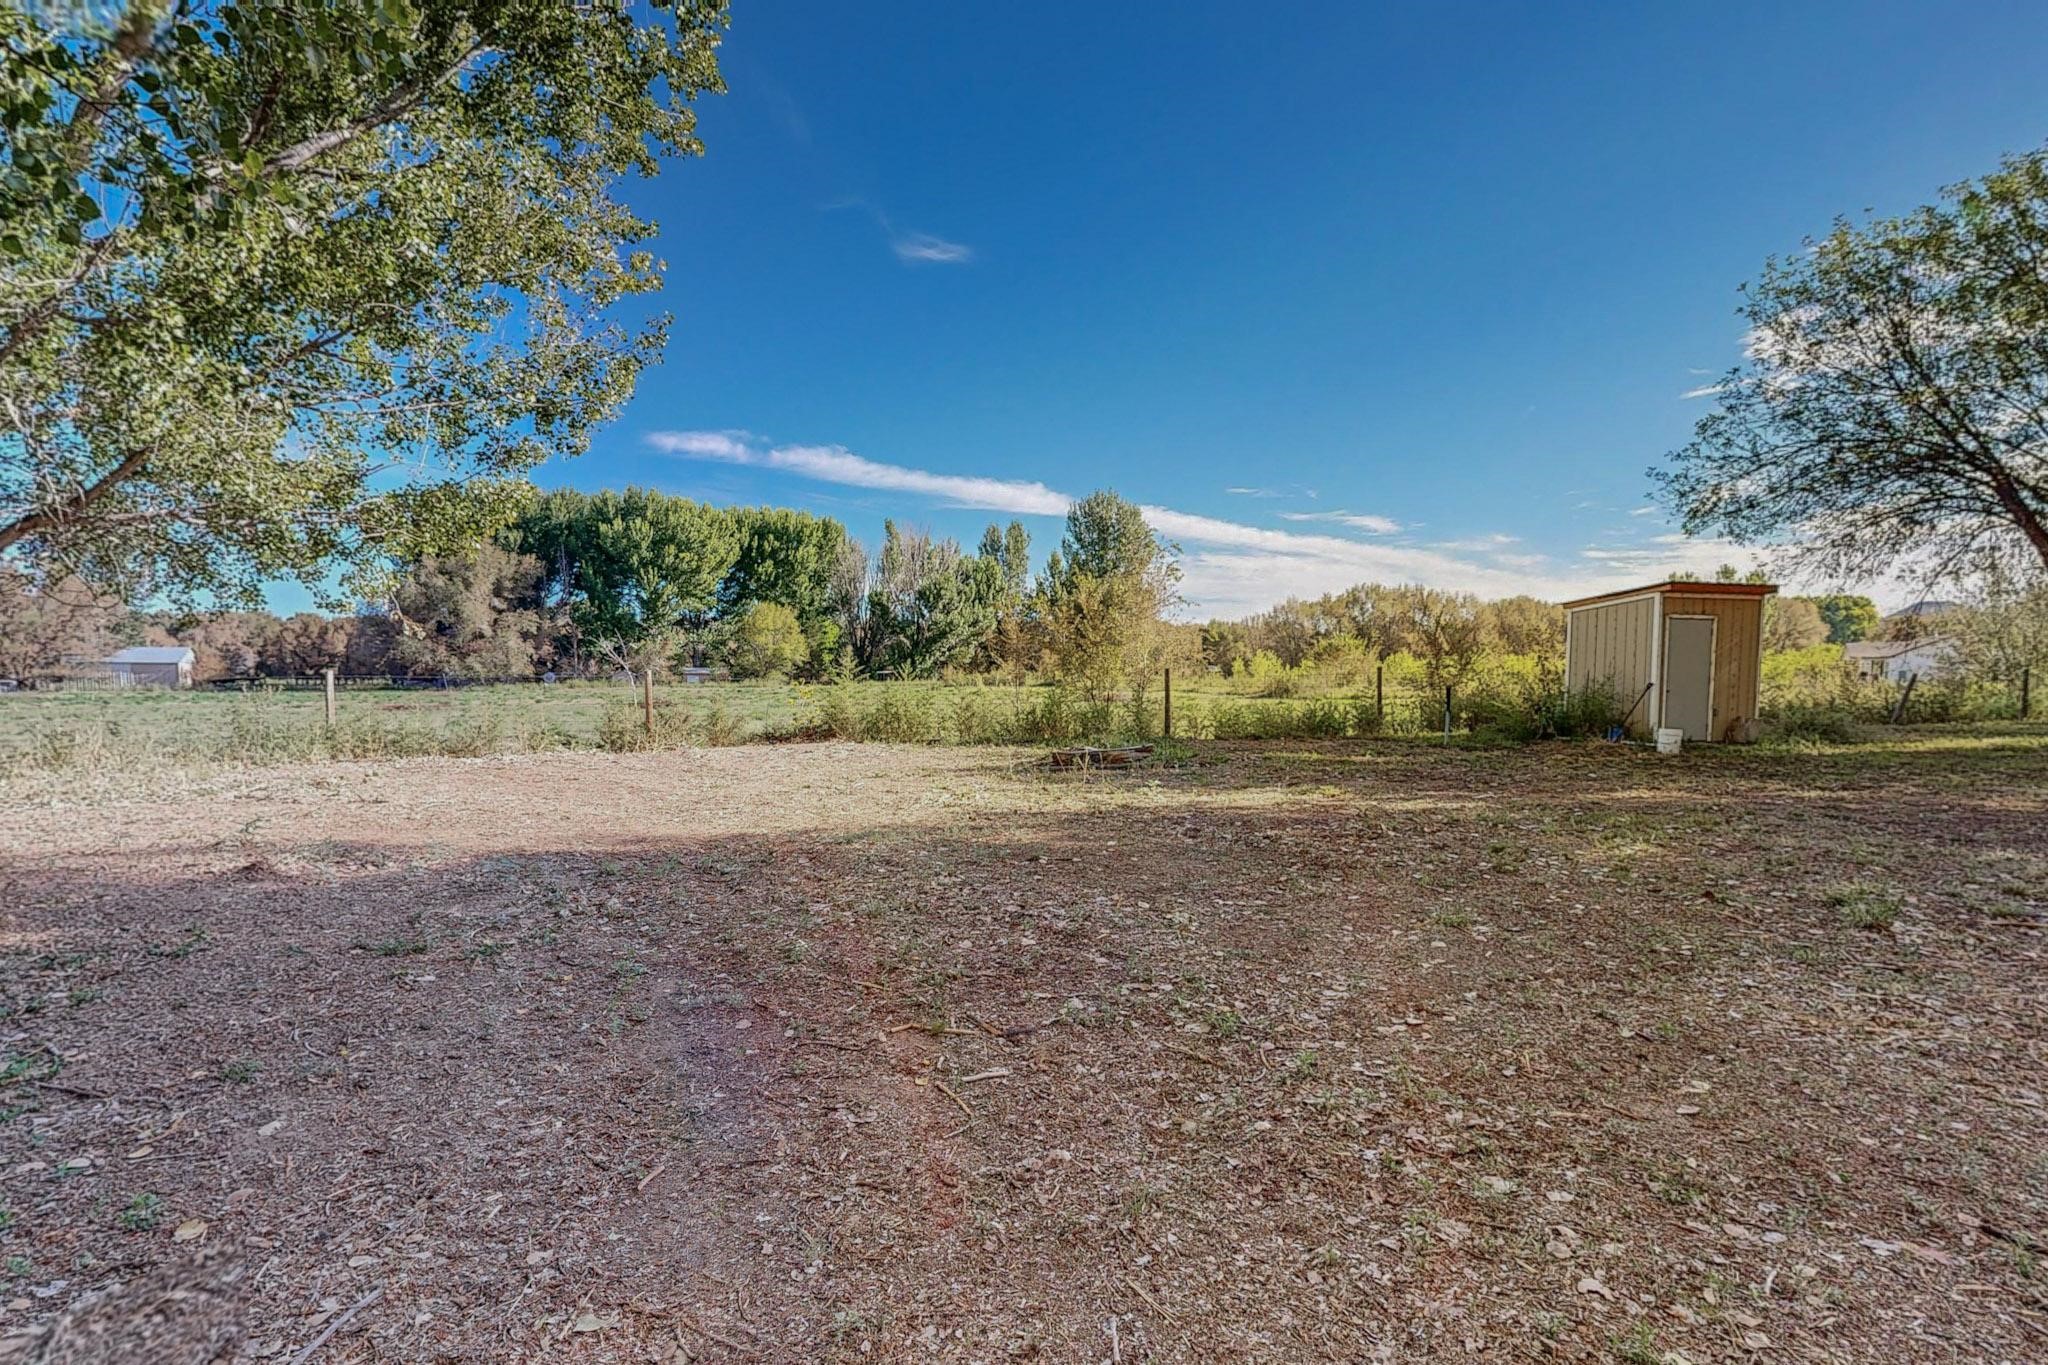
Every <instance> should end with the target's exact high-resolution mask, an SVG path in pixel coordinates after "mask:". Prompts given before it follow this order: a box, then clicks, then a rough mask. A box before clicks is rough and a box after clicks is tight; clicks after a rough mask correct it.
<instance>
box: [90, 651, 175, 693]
mask: <svg viewBox="0 0 2048 1365" xmlns="http://www.w3.org/2000/svg"><path fill="white" fill-rule="evenodd" d="M103 662H104V663H105V664H106V666H107V672H109V673H111V674H112V675H113V678H114V681H115V682H117V683H120V684H122V685H123V686H126V687H190V686H191V685H192V651H191V650H189V649H187V648H186V647H185V646H183V645H136V646H134V647H133V648H130V649H117V650H115V651H114V652H113V653H112V654H110V655H108V656H107V657H106V659H105V660H103Z"/></svg>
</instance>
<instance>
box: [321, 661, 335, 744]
mask: <svg viewBox="0 0 2048 1365" xmlns="http://www.w3.org/2000/svg"><path fill="white" fill-rule="evenodd" d="M320 681H321V687H322V689H323V690H324V691H325V692H326V693H327V728H328V729H330V730H332V729H333V728H334V670H333V669H331V668H323V669H321V670H320Z"/></svg>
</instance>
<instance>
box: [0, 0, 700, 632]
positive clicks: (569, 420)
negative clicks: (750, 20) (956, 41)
mask: <svg viewBox="0 0 2048 1365" xmlns="http://www.w3.org/2000/svg"><path fill="white" fill-rule="evenodd" d="M58 12H60V13H63V14H65V15H67V16H70V17H69V19H68V23H69V25H70V26H69V27H67V28H58V29H52V28H50V27H49V26H47V24H46V23H44V22H41V21H38V20H37V19H35V18H32V17H31V16H30V15H28V14H27V13H26V12H25V10H24V9H23V8H22V7H21V6H19V5H18V4H0V53H4V61H0V412H4V413H5V416H6V427H5V430H4V432H0V551H12V552H13V554H14V556H15V557H16V558H17V560H18V561H19V562H22V563H24V564H27V565H29V566H30V567H31V568H32V570H33V571H34V572H36V573H38V574H39V575H41V576H62V575H63V574H66V573H76V574H78V575H81V576H83V577H84V578H86V579H88V580H91V581H93V582H94V583H96V584H99V585H102V586H108V587H118V588H121V589H123V590H126V591H127V592H129V593H130V594H131V595H133V594H135V593H137V592H139V591H157V592H164V593H168V594H170V595H172V596H174V597H178V598H183V599H187V600H190V599H195V598H201V597H205V598H212V599H214V600H230V601H237V600H238V601H244V602H249V601H253V600H255V599H256V598H257V597H259V596H260V588H261V584H262V583H263V582H264V580H266V579H270V578H275V577H279V576H294V577H297V578H299V579H300V580H302V581H304V582H306V583H308V584H312V585H316V586H317V585H321V584H322V583H323V582H324V580H325V578H326V576H327V574H328V573H329V572H330V571H331V570H332V569H333V568H334V567H335V566H337V565H341V566H347V567H352V568H356V569H362V568H365V567H369V566H377V565H381V564H383V563H385V562H388V560H389V559H390V558H392V557H396V558H399V559H414V558H417V557H419V556H421V555H423V554H431V553H437V552H445V551H452V550H456V549H460V548H464V547H466V546H470V545H473V544H474V543H475V542H476V540H477V539H478V537H479V536H480V535H481V534H483V533H485V532H487V531H488V530H489V529H490V528H491V527H493V526H495V525H497V524H500V523H502V522H503V521H504V520H505V519H506V517H507V516H508V515H509V514H510V513H511V512H512V511H513V510H514V509H515V508H516V507H517V505H518V504H519V501H520V499H521V498H522V497H523V496H524V494H525V492H526V485H525V483H524V479H523V475H524V474H525V472H526V471H527V470H528V469H530V468H531V467H532V466H533V465H534V464H535V463H537V462H538V461H540V460H542V459H544V458H546V457H549V456H554V455H573V454H576V453H578V452H580V451H581V450H582V449H583V448H584V446H585V444H586V442H587V441H588V439H589V435H590V432H591V431H592V429H593V428H594V427H596V426H598V425H599V424H601V423H603V422H604V421H606V420H607V419H608V418H610V417H611V416H612V415H613V413H615V412H616V411H617V409H618V407H619V406H620V404H621V403H622V402H623V401H624V400H625V398H626V397H627V396H628V395H629V394H630V392H631V390H632V388H633V384H634V381H635V378H636V376H637V374H638V372H639V370H640V368H641V367H642V366H643V365H645V364H647V363H649V362H650V361H652V360H654V359H655V358H657V357H658V356H659V354H660V352H661V349H662V347H663V344H664V342H665V339H666V330H667V319H666V318H665V317H663V316H659V315H657V316H654V317H652V318H650V319H649V320H647V321H646V322H645V323H644V324H641V325H638V326H636V327H628V326H626V325H623V324H622V323H620V322H618V321H616V320H614V319H613V318H612V317H611V310H612V305H614V304H616V303H618V302H619V301H620V300H621V299H624V298H626V297H627V296H630V295H634V294H640V293H645V292H647V291H650V290H653V289H655V288H656V287H657V286H658V285H659V283H660V279H661V274H662V267H661V266H660V264H659V263H657V262H656V261H655V260H654V258H653V257H652V256H651V255H650V254H648V253H647V252H646V251H644V250H643V249H641V245H642V243H643V242H644V241H645V240H646V239H647V238H648V237H649V236H650V234H651V233H652V231H653V229H652V226H651V225H650V224H649V223H647V222H645V221H643V220H641V219H640V218H638V217H636V216H635V215H634V214H633V213H632V212H631V211H629V210H628V209H627V208H626V207H625V206H624V205H623V203H621V202H620V201H619V199H618V198H616V197H615V194H614V188H615V186H616V184H617V182H618V181H619V180H620V178H621V177H623V176H626V175H629V174H635V175H647V174H651V173H653V171H654V170H655V169H656V167H657V166H658V164H659V163H660V161H661V160H662V159H663V158H665V157H670V156H675V155H681V154H692V153H696V152H698V151H699V150H700V147H699V145H698V141H697V138H696V135H695V131H694V117H693V113H692V110H691V102H692V101H693V100H694V99H695V98H696V97H698V96H699V95H700V94H702V93H704V92H707V91H715V90H717V89H719V88H720V83H719V82H720V78H719V73H718V67H717V64H716V60H715V49H716V46H717V42H718V39H719V37H720V35H721V33H722V30H723V26H724V22H725V8H724V4H723V0H659V2H658V3H656V4H654V5H652V6H651V7H642V6H626V5H611V4H587V3H582V2H581V0H322V2H321V3H313V0H265V2H264V3H254V2H253V0H239V2H233V0H231V2H229V3H221V4H211V5H203V6H202V5H192V4H187V3H182V0H180V2H177V3H174V2H173V0H127V3H125V4H121V5H118V6H114V7H111V8H110V7H108V6H97V5H96V6H68V7H62V8H61V9H60V10H59V11H58Z"/></svg>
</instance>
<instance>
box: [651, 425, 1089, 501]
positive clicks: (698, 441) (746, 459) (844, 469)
mask: <svg viewBox="0 0 2048 1365" xmlns="http://www.w3.org/2000/svg"><path fill="white" fill-rule="evenodd" d="M647 441H648V444H649V445H652V446H653V447H654V448H655V449H656V450H661V451H665V452H667V453H668V454H670V455H681V456H685V457H687V458H691V459H700V460H707V459H708V460H721V461H724V462H726V463H728V464H745V465H755V466H758V467H759V468H762V469H779V470H782V471H784V472H786V473H790V474H798V475H801V476H803V477H804V478H809V479H817V480H818V481H819V482H821V483H837V484H847V485H850V486H852V487H854V488H881V489H888V490H890V491H893V492H901V493H921V494H924V495H925V496H927V497H933V498H938V499H941V500H942V501H945V502H949V503H952V504H953V505H954V506H956V507H981V508H987V509H989V510H991V511H997V512H1014V513H1022V514H1026V515H1032V516H1048V517H1061V516H1065V515H1066V513H1067V508H1068V507H1070V506H1072V505H1073V499H1072V498H1070V497H1068V496H1067V495H1066V494H1064V493H1058V492H1054V491H1053V490H1052V489H1050V488H1047V487H1046V486H1045V485H1044V484H1042V483H1037V482H1034V481H1030V480H1024V479H989V478H980V477H976V476H972V475H960V474H933V473H930V472H928V471H926V470H922V469H908V468H905V467H904V466H902V465H893V464H882V463H880V462H879V461H876V460H870V459H867V458H866V457H864V456H860V455H856V454H854V453H853V452H852V451H850V450H848V449H846V448H845V447H844V446H773V447H769V448H767V449H762V448H760V447H757V446H753V445H750V444H748V443H747V442H745V441H743V440H737V439H734V436H733V433H731V432H724V431H657V432H655V433H654V434H653V435H651V436H649V437H648V438H647Z"/></svg>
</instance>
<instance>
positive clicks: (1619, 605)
mask: <svg viewBox="0 0 2048 1365" xmlns="http://www.w3.org/2000/svg"><path fill="white" fill-rule="evenodd" d="M1777 590H1778V589H1777V588H1776V586H1774V585H1772V584H1769V583H1689V582H1669V583H1653V584H1651V585H1650V586H1648V587H1645V588H1629V589H1627V590H1626V591H1623V592H1609V593H1602V594H1600V595H1599V596H1598V597H1582V598H1580V599H1579V600H1578V601H1576V602H1567V603H1565V604H1564V611H1565V616H1564V623H1565V624H1564V658H1565V663H1564V678H1565V686H1566V687H1568V688H1569V689H1571V690H1572V691H1573V692H1583V691H1585V690H1587V689H1589V688H1592V687H1597V686H1600V685H1602V684H1604V685H1606V686H1607V687H1608V688H1610V689H1612V690H1613V692H1614V696H1615V699H1616V700H1617V701H1618V702H1620V704H1621V707H1622V709H1623V710H1624V711H1627V712H1628V713H1629V716H1628V731H1629V733H1630V734H1631V735H1634V736H1636V737H1637V738H1639V739H1648V738H1650V737H1651V736H1652V735H1653V733H1654V732H1655V731H1656V730H1658V729H1659V728H1669V729H1673V730H1683V731H1684V732H1685V738H1686V742H1687V743H1704V742H1710V741H1729V742H1734V743H1747V742H1749V741H1751V740H1754V739H1755V738H1756V732H1757V693H1758V689H1759V687H1760V686H1761V684H1762V680H1763V662H1764V599H1765V598H1766V597H1769V596H1770V595H1771V594H1772V593H1774V592H1776V591H1777Z"/></svg>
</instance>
